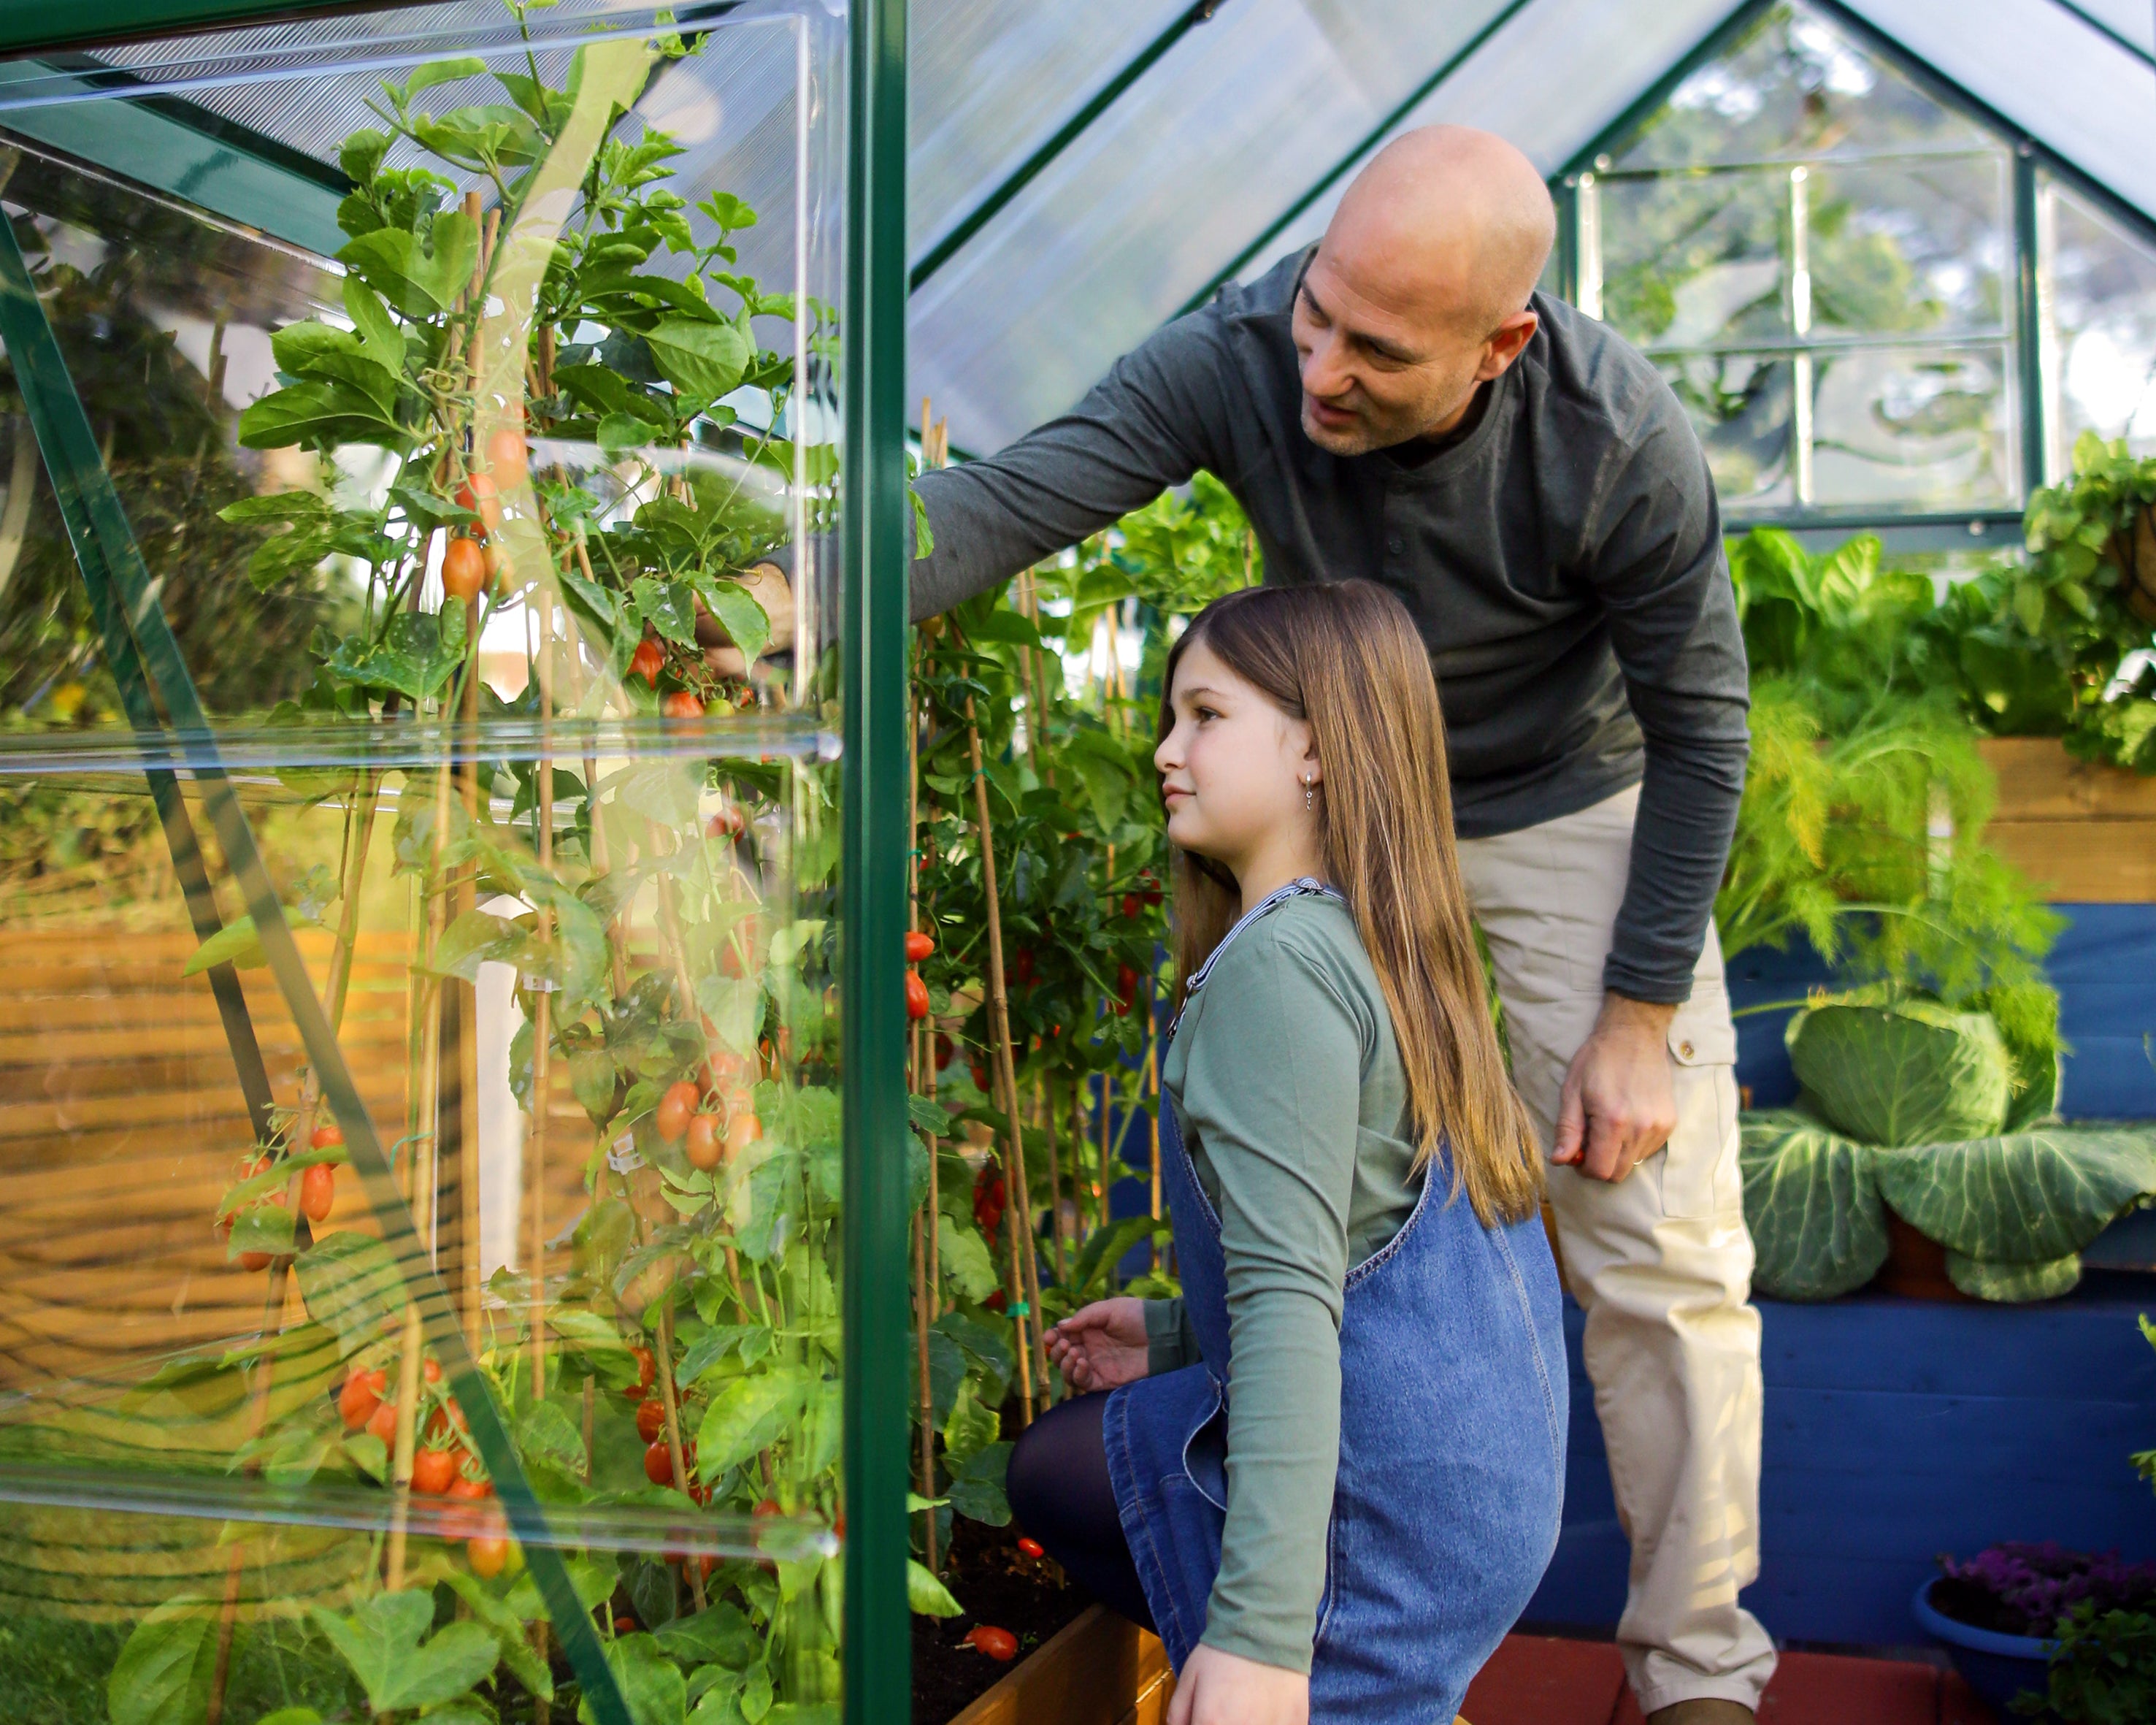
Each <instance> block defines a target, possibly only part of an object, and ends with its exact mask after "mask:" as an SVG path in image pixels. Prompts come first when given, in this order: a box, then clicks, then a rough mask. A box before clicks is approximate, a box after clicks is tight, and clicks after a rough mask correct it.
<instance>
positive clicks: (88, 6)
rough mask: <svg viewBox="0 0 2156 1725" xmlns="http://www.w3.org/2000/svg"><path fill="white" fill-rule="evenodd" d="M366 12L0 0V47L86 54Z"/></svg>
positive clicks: (288, 3)
mask: <svg viewBox="0 0 2156 1725" xmlns="http://www.w3.org/2000/svg"><path fill="white" fill-rule="evenodd" d="M367 9H370V8H367V7H366V6H365V4H364V0H361V3H355V0H69V3H67V4H64V5H63V4H59V3H58V0H0V44H5V45H6V46H7V47H8V49H10V50H11V51H14V52H18V53H19V52H21V51H23V50H25V49H39V48H87V47H91V46H94V45H95V44H100V43H105V42H127V41H132V40H136V39H140V38H141V37H144V36H153V35H154V36H163V35H171V34H176V33H181V32H184V31H189V30H213V29H219V28H224V27H226V26H228V25H233V24H252V23H272V22H275V21H276V20H279V19H282V18H305V17H306V16H307V15H308V14H309V13H325V12H357V11H362V10H367Z"/></svg>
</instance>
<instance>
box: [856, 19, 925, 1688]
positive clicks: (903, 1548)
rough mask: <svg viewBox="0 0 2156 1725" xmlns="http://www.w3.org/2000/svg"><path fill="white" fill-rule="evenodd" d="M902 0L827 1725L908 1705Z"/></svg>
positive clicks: (863, 555) (877, 230) (885, 170)
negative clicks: (840, 1668)
mask: <svg viewBox="0 0 2156 1725" xmlns="http://www.w3.org/2000/svg"><path fill="white" fill-rule="evenodd" d="M847 23H848V56H847V84H846V102H847V140H846V145H847V170H848V171H847V178H846V266H845V306H844V322H843V324H842V326H841V327H843V328H844V332H845V358H844V365H845V378H844V385H845V451H844V466H843V468H842V470H841V471H842V484H843V487H844V495H843V498H842V503H843V507H844V516H843V518H842V523H841V531H842V533H843V556H844V582H845V584H844V598H843V601H842V605H843V628H844V641H843V644H842V648H841V656H842V661H843V672H842V675H843V679H844V767H843V769H842V773H841V780H842V785H843V792H842V800H843V811H842V816H841V821H842V826H841V832H842V847H841V852H840V863H839V867H840V871H841V877H842V905H843V915H844V921H843V924H842V927H843V929H844V934H843V942H844V958H843V965H844V968H843V971H842V975H841V983H842V988H843V994H842V998H843V1000H844V1013H843V1022H842V1027H841V1031H840V1035H841V1047H840V1059H841V1072H842V1074H843V1079H842V1082H843V1085H844V1126H843V1130H844V1142H845V1194H844V1195H845V1207H844V1227H845V1288H844V1296H843V1298H844V1369H845V1434H844V1448H843V1460H844V1473H845V1488H846V1511H847V1535H846V1545H845V1565H846V1568H845V1583H846V1591H845V1660H846V1696H845V1718H846V1722H847V1725H889V1722H890V1721H891V1720H894V1719H902V1718H904V1717H906V1714H907V1712H908V1710H909V1709H910V1708H911V1705H912V1702H911V1625H912V1619H911V1614H910V1612H909V1609H908V1607H907V1604H906V1560H907V1555H908V1539H907V1534H906V1454H907V1452H906V1443H905V1434H906V1426H907V1421H908V1419H909V1408H910V1402H909V1398H908V1385H907V1380H906V1336H907V1327H906V1325H907V1310H908V1307H907V1299H906V1267H907V1266H906V1216H907V1210H906V1166H907V1161H908V1157H909V1155H910V1148H909V1145H908V1142H907V1141H908V1136H909V1133H910V1128H909V1127H908V1125H907V1120H906V1012H905V995H904V990H903V987H902V984H903V982H904V980H905V968H906V966H905V957H906V953H905V945H904V942H905V935H906V851H907V848H908V847H909V845H910V843H911V839H910V837H909V836H908V833H907V831H906V809H907V798H906V785H907V784H908V782H909V780H910V775H911V764H910V762H909V760H908V751H907V746H906V608H907V600H908V588H909V582H910V574H911V554H912V541H911V534H912V529H913V511H912V505H911V500H910V499H909V497H908V496H907V492H906V0H852V3H851V5H850V9H849V13H848V20H847Z"/></svg>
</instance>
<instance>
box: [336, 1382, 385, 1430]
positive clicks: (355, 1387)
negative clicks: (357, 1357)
mask: <svg viewBox="0 0 2156 1725" xmlns="http://www.w3.org/2000/svg"><path fill="white" fill-rule="evenodd" d="M388 1383H389V1374H388V1372H366V1371H357V1370H356V1371H354V1372H353V1373H352V1376H351V1377H347V1378H346V1379H345V1381H344V1388H342V1389H341V1390H339V1391H338V1392H337V1417H338V1418H339V1419H341V1420H343V1421H344V1429H346V1431H348V1432H356V1431H357V1430H358V1429H360V1428H361V1427H362V1426H363V1425H365V1424H367V1421H368V1420H370V1419H372V1418H373V1417H374V1410H375V1409H376V1408H378V1407H380V1406H381V1405H382V1391H383V1390H384V1389H386V1388H388Z"/></svg>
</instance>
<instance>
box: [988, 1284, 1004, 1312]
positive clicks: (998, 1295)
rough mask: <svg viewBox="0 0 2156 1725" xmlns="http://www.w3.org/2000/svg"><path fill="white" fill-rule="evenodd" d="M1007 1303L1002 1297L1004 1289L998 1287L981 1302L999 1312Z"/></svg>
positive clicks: (989, 1308)
mask: <svg viewBox="0 0 2156 1725" xmlns="http://www.w3.org/2000/svg"><path fill="white" fill-rule="evenodd" d="M981 1304H982V1305H984V1306H986V1307H987V1308H988V1310H990V1311H993V1312H1000V1311H1001V1310H1003V1309H1004V1306H1005V1305H1008V1304H1009V1301H1008V1300H1005V1298H1004V1290H1002V1289H1000V1288H998V1289H997V1290H996V1291H995V1292H994V1293H993V1294H991V1295H988V1298H987V1299H986V1300H983V1301H982V1302H981Z"/></svg>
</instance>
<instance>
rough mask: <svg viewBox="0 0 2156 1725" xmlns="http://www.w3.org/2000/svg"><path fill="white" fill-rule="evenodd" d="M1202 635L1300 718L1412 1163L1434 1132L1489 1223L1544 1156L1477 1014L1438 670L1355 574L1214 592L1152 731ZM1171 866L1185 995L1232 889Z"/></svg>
mask: <svg viewBox="0 0 2156 1725" xmlns="http://www.w3.org/2000/svg"><path fill="white" fill-rule="evenodd" d="M1193 641H1203V642H1204V644H1205V646H1207V647H1208V648H1209V650H1210V651H1212V652H1214V654H1215V655H1217V656H1218V657H1219V660H1220V662H1222V663H1223V664H1224V665H1225V666H1227V667H1228V668H1229V670H1231V671H1233V672H1235V674H1236V675H1237V676H1238V677H1241V678H1242V679H1243V680H1244V681H1245V682H1248V683H1250V684H1251V685H1252V686H1253V687H1255V688H1256V689H1257V690H1259V692H1260V693H1262V694H1263V695H1264V696H1265V698H1266V699H1268V700H1269V701H1270V702H1271V703H1273V704H1274V705H1275V706H1276V707H1278V708H1280V709H1281V712H1283V713H1286V714H1287V715H1288V717H1289V718H1294V719H1299V720H1301V721H1303V722H1305V723H1307V724H1308V725H1309V726H1310V729H1311V737H1312V746H1313V747H1314V748H1315V749H1316V750H1317V759H1318V761H1319V763H1320V765H1322V768H1323V770H1324V776H1323V779H1322V781H1321V783H1320V785H1319V787H1318V790H1319V796H1320V797H1321V799H1322V801H1321V803H1320V811H1319V817H1318V830H1319V835H1320V842H1321V843H1322V847H1323V856H1324V865H1325V872H1326V878H1327V880H1328V881H1329V882H1330V883H1332V885H1333V886H1335V887H1337V888H1339V889H1340V891H1341V893H1342V894H1343V895H1344V896H1345V897H1346V899H1347V908H1348V909H1349V910H1350V912H1352V913H1353V916H1354V918H1355V927H1356V930H1357V932H1358V934H1360V935H1361V936H1362V939H1363V950H1365V951H1366V952H1368V954H1369V957H1370V965H1371V968H1372V969H1373V970H1374V971H1376V972H1377V976H1378V986H1379V988H1380V989H1382V990H1383V993H1384V996H1385V1006H1386V1008H1387V1010H1388V1011H1389V1012H1390V1013H1391V1014H1392V1020H1393V1038H1394V1042H1395V1043H1396V1044H1397V1045H1398V1047H1399V1053H1400V1064H1401V1066H1402V1068H1404V1070H1405V1072H1406V1074H1407V1083H1408V1100H1409V1108H1410V1110H1411V1111H1412V1114H1413V1115H1414V1131H1415V1137H1416V1141H1417V1143H1418V1145H1419V1151H1420V1160H1422V1161H1428V1160H1429V1159H1430V1156H1432V1155H1433V1154H1434V1153H1435V1151H1436V1149H1437V1146H1438V1137H1439V1135H1440V1133H1443V1134H1444V1135H1445V1137H1446V1139H1447V1141H1449V1144H1450V1149H1451V1152H1452V1166H1453V1189H1454V1191H1455V1193H1457V1192H1461V1191H1465V1192H1466V1194H1467V1197H1468V1201H1469V1202H1471V1203H1472V1204H1473V1205H1474V1207H1475V1213H1476V1216H1478V1217H1479V1218H1481V1220H1482V1221H1483V1222H1484V1223H1491V1222H1493V1221H1496V1220H1498V1219H1503V1220H1505V1221H1512V1222H1517V1221H1519V1220H1522V1218H1525V1217H1527V1215H1529V1214H1531V1213H1532V1212H1533V1210H1534V1208H1535V1206H1536V1204H1537V1202H1538V1201H1539V1200H1540V1198H1541V1196H1542V1191H1543V1166H1542V1156H1541V1154H1540V1152H1539V1151H1538V1149H1537V1144H1536V1140H1535V1132H1534V1127H1533V1125H1532V1124H1531V1122H1530V1120H1529V1118H1528V1115H1527V1108H1526V1106H1525V1105H1524V1104H1522V1102H1521V1100H1520V1098H1519V1094H1518V1093H1517V1091H1516V1090H1514V1089H1513V1088H1512V1079H1511V1078H1510V1076H1509V1075H1508V1074H1507V1072H1506V1070H1505V1061H1504V1056H1503V1054H1502V1053H1501V1051H1500V1050H1499V1048H1498V1046H1497V1032H1496V1026H1495V1025H1494V1024H1492V1023H1491V1019H1490V1008H1489V1002H1488V997H1487V995H1486V991H1485V989H1484V986H1483V980H1482V965H1481V957H1480V955H1478V953H1477V951H1476V944H1475V929H1474V924H1473V922H1472V919H1471V917H1470V914H1469V912H1468V909H1467V894H1466V889H1465V888H1463V887H1462V886H1461V884H1460V853H1459V852H1458V850H1457V849H1456V848H1455V845H1454V843H1453V837H1452V788H1451V785H1450V780H1449V778H1448V775H1447V773H1446V770H1445V720H1444V717H1443V715H1442V714H1441V713H1440V711H1439V708H1438V704H1437V679H1436V678H1435V677H1434V676H1433V675H1432V674H1431V672H1430V654H1429V651H1428V650H1427V649H1426V648H1425V647H1424V646H1423V642H1422V638H1421V636H1419V635H1418V634H1417V633H1416V632H1415V626H1414V621H1413V620H1412V619H1410V618H1409V615H1408V613H1407V608H1406V607H1405V606H1404V605H1402V604H1401V603H1400V602H1399V600H1397V599H1395V598H1394V596H1393V595H1391V594H1389V593H1388V592H1387V591H1386V590H1384V589H1383V588H1382V587H1379V586H1377V585H1375V584H1373V583H1371V582H1368V581H1342V582H1337V583H1327V584H1320V585H1316V586H1307V587H1250V588H1245V589H1244V590H1242V591H1240V592H1238V593H1230V594H1229V595H1227V596H1226V597H1224V598H1222V599H1217V600H1214V602H1213V603H1212V604H1211V605H1208V606H1206V607H1205V609H1204V610H1202V611H1200V612H1199V614H1198V615H1197V617H1196V618H1195V619H1193V621H1192V623H1191V625H1190V627H1189V628H1188V630H1186V631H1184V632H1183V637H1182V639H1181V640H1179V641H1177V642H1176V644H1175V646H1174V647H1173V650H1172V651H1170V652H1169V654H1168V672H1167V677H1166V681H1165V684H1164V688H1163V695H1162V698H1161V713H1160V734H1161V735H1162V736H1163V737H1165V736H1166V735H1167V734H1168V731H1169V730H1170V729H1173V725H1174V722H1175V720H1174V713H1173V708H1172V705H1171V702H1170V696H1171V695H1172V694H1173V690H1174V687H1175V672H1176V667H1177V666H1178V664H1179V663H1180V662H1181V661H1182V658H1183V654H1184V653H1186V652H1187V651H1189V649H1190V646H1191V644H1192V643H1193ZM1173 875H1174V892H1175V946H1176V969H1177V973H1178V995H1180V994H1182V993H1183V992H1185V991H1187V990H1188V984H1189V979H1190V978H1191V976H1193V975H1195V974H1196V972H1197V970H1198V967H1199V965H1202V964H1203V963H1204V961H1205V960H1206V958H1207V957H1208V956H1209V955H1210V954H1211V953H1212V951H1213V950H1214V948H1215V947H1217V946H1218V945H1219V944H1220V942H1221V940H1222V939H1223V938H1224V936H1225V935H1226V934H1227V932H1228V930H1229V928H1230V927H1232V926H1233V925H1234V923H1235V918H1236V916H1237V914H1239V912H1240V905H1241V895H1240V893H1239V892H1238V891H1237V888H1236V886H1235V878H1234V876H1232V875H1231V874H1229V872H1228V871H1227V870H1226V869H1225V868H1223V867H1222V866H1221V865H1220V864H1219V863H1218V862H1213V861H1211V860H1210V859H1209V858H1207V857H1197V856H1193V855H1192V854H1191V853H1190V852H1187V851H1184V850H1182V849H1180V848H1178V849H1177V850H1176V851H1175V853H1174V862H1173Z"/></svg>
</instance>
